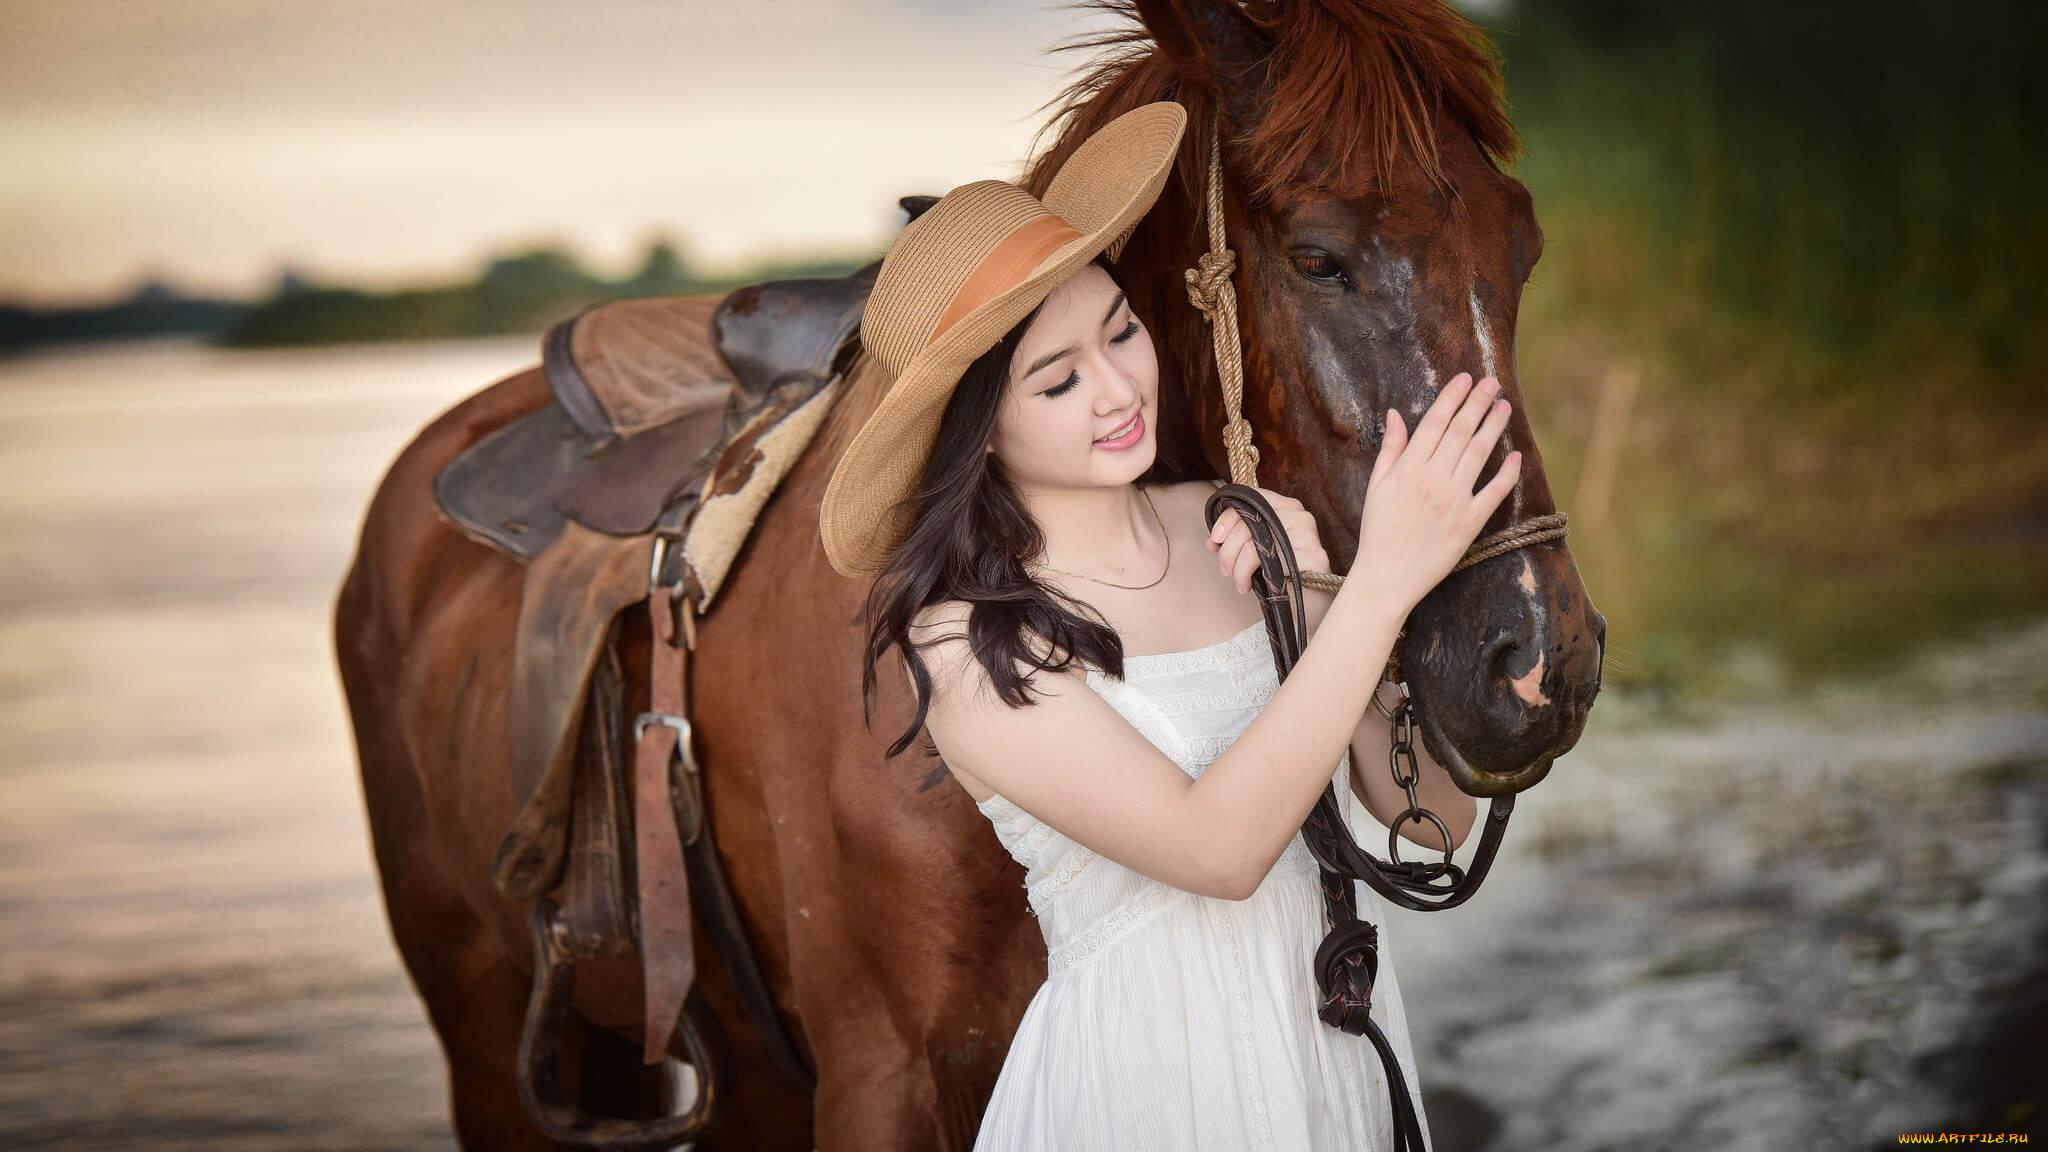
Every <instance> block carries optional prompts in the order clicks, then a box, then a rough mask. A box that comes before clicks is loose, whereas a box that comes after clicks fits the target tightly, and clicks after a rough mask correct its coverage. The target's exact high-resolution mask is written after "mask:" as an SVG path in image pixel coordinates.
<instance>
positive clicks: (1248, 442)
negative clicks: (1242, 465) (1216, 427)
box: [1223, 416, 1259, 483]
mask: <svg viewBox="0 0 2048 1152" xmlns="http://www.w3.org/2000/svg"><path fill="white" fill-rule="evenodd" d="M1223 446H1224V448H1225V449H1226V450H1228V452H1229V453H1230V457H1231V459H1232V460H1233V461H1234V460H1236V459H1237V458H1238V457H1239V456H1240V455H1241V456H1243V458H1245V459H1247V460H1249V461H1251V465H1252V468H1253V470H1254V471H1256V470H1257V468H1258V466H1259V449H1258V446H1257V445H1255V444H1253V443H1252V422H1251V421H1249V420H1247V419H1245V418H1244V417H1243V416H1238V417H1234V418H1233V419H1232V420H1231V421H1230V423H1228V424H1225V425H1224V426H1223ZM1247 483H1249V481H1247Z"/></svg>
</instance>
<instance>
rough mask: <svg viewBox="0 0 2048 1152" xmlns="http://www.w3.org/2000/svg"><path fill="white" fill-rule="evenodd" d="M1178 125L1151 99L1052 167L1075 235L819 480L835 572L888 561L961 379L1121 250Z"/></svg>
mask: <svg viewBox="0 0 2048 1152" xmlns="http://www.w3.org/2000/svg"><path fill="white" fill-rule="evenodd" d="M1186 124H1187V112H1186V110H1185V109H1183V108H1182V107H1181V106H1180V105H1179V104H1176V103H1173V102H1171V101H1159V102H1157V103H1153V104H1147V105H1144V106H1142V107H1139V108H1134V109H1132V110H1131V111H1129V112H1126V113H1124V114H1123V115H1122V116H1119V117H1117V118H1116V119H1115V120H1112V121H1110V122H1109V123H1108V124H1105V125H1103V126H1102V128H1101V129H1099V130H1097V131H1096V132H1095V133H1094V134H1093V135H1091V136H1090V137H1089V138H1088V139H1087V140H1086V141H1084V142H1083V143H1082V145H1081V146H1080V147H1079V148H1077V149H1075V151H1074V154H1073V155H1072V156H1070V157H1069V158H1068V160H1067V162H1066V163H1065V164H1063V165H1062V166H1061V168H1060V171H1059V173H1058V174H1057V175H1055V176H1054V177H1053V183H1052V186H1051V187H1049V188H1048V189H1047V190H1046V195H1045V199H1044V203H1045V205H1046V207H1048V208H1050V209H1052V211H1053V212H1054V213H1055V214H1057V215H1059V216H1061V217H1062V218H1063V219H1065V220H1066V221H1067V222H1068V223H1069V224H1071V225H1073V226H1074V227H1075V228H1076V230H1077V231H1080V232H1081V235H1080V236H1078V237H1076V238H1075V239H1072V240H1069V241H1068V242H1067V243H1065V244H1063V245H1061V246H1060V247H1059V248H1057V249H1055V250H1054V251H1053V252H1052V254H1051V255H1049V256H1047V257H1046V258H1045V259H1044V260H1042V261H1040V262H1039V263H1038V265H1037V266H1036V267H1035V268H1033V269H1032V270H1031V272H1030V273H1029V274H1028V275H1026V276H1025V277H1024V278H1023V279H1022V280H1020V281H1018V282H1017V283H1016V284H1015V285H1014V286H1012V287H1010V288H1008V289H1006V290H1005V291H1003V292H1002V293H1000V294H999V295H997V296H995V297H994V298H993V299H991V300H989V301H988V302H986V303H984V304H982V305H981V306H979V307H977V308H975V309H974V310H973V311H971V312H969V313H967V314H966V315H965V316H963V317H961V318H960V320H959V321H958V322H957V323H955V324H954V325H953V326H952V327H950V328H948V329H947V330H946V331H945V332H944V333H943V334H942V335H941V336H940V337H939V338H938V339H937V340H935V341H933V342H932V344H931V345H930V346H929V347H926V348H924V349H923V350H921V351H919V352H918V354H917V355H916V356H914V357H913V358H912V359H911V360H910V362H909V363H907V364H905V365H904V366H903V371H901V372H900V373H898V374H897V376H896V379H895V380H894V381H893V382H892V383H891V384H890V385H889V386H888V391H887V392H886V393H885V394H884V395H883V397H882V399H881V402H880V403H879V404H877V405H876V407H875V410H874V412H873V414H871V415H870V416H869V417H868V419H867V422H866V423H865V424H863V425H862V426H861V429H860V431H859V432H858V433H857V434H856V435H855V436H854V438H853V442H852V443H850V444H848V445H847V448H846V451H845V453H844V454H842V455H841V456H840V458H839V462H838V464H837V465H836V466H835V467H834V469H833V472H832V478H831V480H830V481H829V482H828V483H827V484H826V486H825V497H824V501H823V504H822V506H821V509H820V514H819V519H818V527H819V535H820V537H821V538H822V540H823V542H824V546H825V556H826V559H827V560H829V561H830V562H831V564H832V567H833V568H834V569H836V570H837V571H838V572H839V573H840V574H841V575H843V576H850V577H861V576H872V575H874V574H876V573H878V572H880V571H881V570H882V568H883V567H884V566H885V565H886V564H887V563H888V560H889V557H890V555H891V554H892V553H893V552H894V551H895V550H896V547H897V546H898V545H899V544H900V543H901V542H902V540H903V538H904V537H905V536H906V535H907V534H908V533H909V531H910V527H911V524H912V522H913V521H914V520H915V518H916V516H917V512H918V508H917V500H916V496H917V487H918V484H919V483H920V482H921V481H922V479H923V477H924V470H925V464H926V462H927V461H928V460H929V459H930V457H931V451H932V445H933V443H934V442H935V441H936V440H937V439H938V435H939V424H940V422H941V420H942V418H943V417H944V415H945V410H946V404H947V402H948V401H950V400H951V399H952V396H953V389H954V388H955V387H956V386H957V385H958V384H959V382H960V376H961V374H962V373H964V372H965V371H966V370H967V368H968V366H969V365H971V364H973V363H974V361H975V360H976V359H977V358H979V357H980V356H981V355H982V354H983V353H985V352H987V351H988V350H989V349H990V348H992V347H994V346H995V344H996V341H998V340H1000V339H1002V338H1003V336H1004V334H1005V333H1007V332H1009V330H1010V329H1012V328H1014V327H1016V326H1017V323H1018V322H1019V321H1021V320H1022V319H1023V318H1024V317H1025V316H1026V315H1028V314H1029V313H1030V312H1031V310H1032V309H1033V308H1036V307H1038V306H1039V304H1041V303H1043V302H1044V300H1045V298H1046V297H1047V296H1049V295H1051V294H1052V291H1053V289H1055V288H1057V287H1058V286H1059V285H1060V284H1062V283H1064V282H1065V281H1066V279H1067V277H1068V276H1071V275H1072V274H1074V273H1075V272H1077V271H1079V270H1080V269H1081V267H1082V266H1083V265H1085V264H1087V263H1088V262H1090V261H1092V260H1094V259H1095V257H1096V256H1097V255H1099V254H1101V253H1103V252H1105V251H1109V252H1112V254H1113V253H1114V252H1115V251H1116V250H1118V249H1120V248H1121V247H1122V245H1123V242H1124V241H1125V240H1127V239H1129V237H1130V234H1131V232H1132V231H1133V230H1134V229H1135V228H1136V227H1137V224H1138V221H1139V220H1140V219H1142V218H1143V217H1144V215H1145V213H1146V212H1148V211H1150V210H1151V208H1152V205H1153V203H1154V202H1155V201H1157V200H1158V198H1159V193H1160V191H1161V190H1162V189H1164V188H1165V186H1166V179H1167V177H1168V176H1169V175H1170V174H1171V172H1172V170H1173V161H1174V156H1175V154H1176V153H1177V151H1178V149H1179V147H1180V138H1181V132H1182V130H1183V129H1184V128H1185V127H1186ZM1084 153H1087V154H1088V155H1087V156H1086V157H1085V158H1084ZM1076 161H1081V163H1080V164H1077V163H1076ZM1062 209H1064V210H1062ZM1076 217H1079V219H1077V218H1076Z"/></svg>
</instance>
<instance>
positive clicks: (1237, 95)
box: [1137, 0, 1279, 136]
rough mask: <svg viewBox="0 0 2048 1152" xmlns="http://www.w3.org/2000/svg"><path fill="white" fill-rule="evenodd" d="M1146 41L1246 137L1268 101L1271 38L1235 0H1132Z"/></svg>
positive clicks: (1269, 19) (1274, 17)
mask: <svg viewBox="0 0 2048 1152" xmlns="http://www.w3.org/2000/svg"><path fill="white" fill-rule="evenodd" d="M1137 7H1138V15H1139V17H1140V18H1142V19H1143V20H1144V21H1145V29H1146V31H1148V32H1150V33H1151V34H1152V42H1153V43H1155V44H1157V45H1159V49H1160V51H1162V52H1164V53H1165V54H1166V57H1167V59H1169V60H1171V61H1172V62H1173V69H1174V71H1175V72H1176V73H1178V74H1179V76H1180V77H1181V79H1182V80H1184V81H1187V82H1189V83H1193V84H1199V85H1201V86H1202V87H1204V88H1207V89H1209V90H1210V91H1212V92H1214V93H1216V95H1217V98H1218V100H1219V103H1220V104H1221V106H1222V109H1223V114H1224V116H1225V117H1226V118H1228V119H1229V121H1230V125H1231V127H1233V128H1235V129H1236V130H1237V132H1238V134H1239V135H1247V136H1248V135H1250V134H1251V133H1252V131H1253V130H1254V129H1256V128H1257V127H1258V126H1259V120H1260V119H1261V118H1263V117H1264V115H1265V110H1266V104H1267V101H1268V99H1269V97H1270V96H1271V89H1272V72H1271V65H1272V61H1273V50H1274V44H1273V37H1272V36H1271V35H1270V34H1269V33H1268V32H1267V31H1266V28H1268V27H1271V26H1272V24H1274V23H1277V22H1278V20H1279V15H1278V13H1277V12H1276V13H1274V14H1273V15H1271V16H1268V17H1267V18H1266V19H1267V23H1266V24H1265V25H1264V26H1262V25H1261V24H1260V22H1259V21H1258V20H1256V19H1255V18H1254V16H1253V15H1252V14H1251V13H1248V12H1246V11H1245V9H1244V8H1242V7H1240V6H1239V5H1238V3H1237V0H1188V2H1186V3H1176V2H1174V0H1137Z"/></svg>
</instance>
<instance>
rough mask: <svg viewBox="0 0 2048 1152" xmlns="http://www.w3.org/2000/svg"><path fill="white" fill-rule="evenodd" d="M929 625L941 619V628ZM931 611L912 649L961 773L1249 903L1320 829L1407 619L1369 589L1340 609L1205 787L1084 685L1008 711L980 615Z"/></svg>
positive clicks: (1108, 844)
mask: <svg viewBox="0 0 2048 1152" xmlns="http://www.w3.org/2000/svg"><path fill="white" fill-rule="evenodd" d="M926 613H929V615H927V614H926ZM926 613H921V614H920V617H919V624H918V626H917V627H916V628H914V629H913V635H912V638H913V640H914V641H917V642H920V643H922V642H924V641H926V640H927V639H929V640H932V641H935V642H934V643H933V644H932V646H931V647H928V648H924V649H923V650H922V651H923V655H924V656H925V659H926V661H927V664H928V666H929V667H930V669H931V673H932V679H933V699H932V701H931V705H930V708H929V710H928V712H927V714H926V724H927V725H928V726H929V727H930V729H931V733H932V739H933V742H934V743H936V744H937V745H938V747H939V750H940V753H941V754H942V755H943V756H944V757H945V759H946V762H947V763H948V764H949V765H952V766H955V767H957V768H958V769H960V770H961V771H962V772H964V773H965V774H966V775H967V776H969V777H970V778H972V779H975V780H979V781H981V782H983V783H985V784H986V785H987V786H988V787H989V788H991V789H993V790H995V791H996V792H997V793H998V794H1000V795H1002V796H1004V797H1005V798H1007V799H1008V800H1009V801H1010V802H1011V803H1013V804H1016V805H1017V806H1018V807H1019V808H1022V809H1023V810H1025V811H1026V812H1029V813H1030V814H1031V815H1032V816H1033V817H1035V818H1037V819H1039V820H1042V821H1044V822H1045V823H1047V824H1050V825H1051V826H1052V827H1053V828H1055V829H1057V830H1058V831H1059V832H1060V833H1062V834H1063V835H1065V836H1067V837H1068V838H1069V839H1072V840H1074V841H1075V842H1077V843H1079V844H1082V845H1084V846H1086V847H1088V848H1090V849H1092V850H1094V851H1095V852H1097V853H1099V854H1101V855H1103V856H1107V857H1109V858H1110V859H1112V860H1115V861H1116V862H1118V863H1119V864H1122V865H1124V866H1125V867H1128V868H1131V869H1132V870H1134V871H1137V872H1140V873H1143V874H1144V875H1147V876H1150V877H1152V878H1153V879H1155V880H1159V881H1161V882H1163V883H1166V884H1171V885H1173V886H1174V887H1176V888H1180V889H1183V890H1186V891H1189V892H1195V893H1198V894H1200V895H1205V896H1216V897H1221V898H1224V899H1243V898H1245V897H1246V896H1249V895H1250V894H1251V893H1252V892H1253V891H1254V890H1255V889H1257V887H1258V886H1259V883H1260V882H1261V881H1263V880H1264V879H1265V876H1266V874H1267V873H1268V872H1269V871H1271V870H1272V867H1273V863H1274V861H1275V860H1277V859H1279V856H1280V853H1281V852H1282V851H1283V850H1285V848H1286V847H1287V843H1288V841H1289V840H1291V839H1292V838H1293V836H1294V833H1295V832H1296V831H1297V830H1298V829H1299V828H1300V827H1301V823H1302V821H1303V820H1305V819H1307V818H1308V813H1309V809H1310V808H1312V807H1314V805H1315V801H1316V798H1317V796H1319V795H1320V794H1321V793H1322V790H1323V786H1324V785H1325V784H1327V783H1328V782H1329V780H1330V775H1331V772H1332V770H1333V769H1334V768H1335V766H1336V764H1337V762H1338V759H1339V757H1341V756H1342V755H1343V752H1344V748H1345V744H1346V742H1347V741H1348V740H1349V739H1350V737H1351V734H1352V732H1353V731H1354V730H1355V729H1356V727H1357V725H1358V718H1359V716H1360V714H1361V713H1362V712H1363V711H1364V710H1365V708H1366V706H1367V703H1368V695H1367V692H1368V689H1367V687H1366V686H1367V685H1370V684H1371V683H1372V681H1373V679H1374V674H1375V673H1376V672H1377V670H1378V669H1379V668H1380V667H1381V666H1383V665H1384V664H1385V663H1386V659H1387V651H1388V648H1389V647H1390V646H1391V644H1392V642H1393V637H1394V629H1395V627H1396V626H1397V623H1396V622H1397V619H1398V615H1397V612H1396V610H1395V608H1394V607H1393V606H1392V605H1391V604H1389V603H1387V602H1385V601H1384V599H1383V598H1380V597H1376V596H1375V595H1374V594H1373V593H1372V592H1371V590H1369V589H1367V588H1364V587H1360V588H1359V589H1358V591H1357V592H1356V593H1355V594H1353V595H1351V596H1349V598H1348V599H1347V598H1345V597H1341V596H1340V597H1339V600H1338V603H1337V604H1335V605H1334V606H1333V607H1332V608H1331V609H1330V614H1329V617H1328V618H1327V619H1326V620H1325V622H1324V624H1325V627H1324V630H1323V634H1324V636H1325V637H1326V639H1325V640H1324V641H1323V642H1322V643H1311V644H1310V645H1309V647H1308V648H1307V649H1306V650H1305V651H1304V652H1303V653H1302V658H1301V660H1300V661H1299V662H1298V663H1297V664H1296V665H1295V669H1294V673H1293V674H1292V675H1291V676H1289V677H1288V678H1287V680H1286V681H1285V682H1283V683H1282V684H1281V685H1280V686H1279V687H1278V688H1277V689H1275V690H1274V693H1273V695H1272V696H1271V698H1269V699H1268V700H1267V702H1266V704H1265V706H1264V707H1263V708H1262V709H1261V710H1260V712H1259V714H1258V715H1257V716H1255V717H1254V718H1253V719H1252V722H1251V724H1250V725H1249V726H1247V727H1246V729H1245V731H1244V732H1243V733H1242V734H1241V735H1239V736H1238V738H1237V740H1236V741H1235V742H1233V743H1232V744H1231V746H1230V747H1229V748H1228V749H1227V750H1225V752H1224V753H1223V755H1222V756H1220V757H1219V758H1218V759H1217V760H1216V761H1215V763H1213V764H1211V765H1210V766H1209V767H1208V769H1207V770H1205V771H1204V772H1203V773H1202V775H1201V776H1200V777H1199V778H1190V777H1189V776H1188V775H1187V773H1185V772H1183V771H1182V770H1181V769H1180V767H1179V765H1177V764H1175V763H1174V762H1173V761H1172V760H1171V759H1169V758H1168V757H1167V756H1166V755H1165V754H1164V753H1162V752H1161V751H1159V749H1158V748H1156V747H1154V746H1153V745H1152V743H1151V742H1150V741H1149V740H1147V739H1145V737H1144V736H1143V735H1142V734H1141V733H1139V732H1138V730H1137V729H1135V728H1133V727H1132V726H1131V725H1130V723H1129V722H1128V721H1126V720H1125V719H1124V718H1123V716H1122V715H1121V714H1120V713H1118V712H1117V711H1116V710H1115V709H1114V708H1112V707H1110V705H1109V703H1108V702H1107V701H1105V700H1103V699H1102V698H1101V697H1100V696H1099V695H1097V694H1096V693H1094V692H1093V691H1090V690H1089V688H1088V686H1087V684H1086V682H1085V679H1084V673H1082V672H1080V671H1078V670H1077V671H1069V672H1064V673H1046V672H1040V673H1036V674H1035V676H1034V680H1035V684H1036V687H1037V690H1038V695H1037V698H1036V700H1035V702H1034V703H1032V704H1030V705H1028V706H1026V707H1023V708H1011V707H1009V706H1008V705H1007V704H1004V703H1003V702H1002V701H1000V700H998V699H996V698H995V693H994V690H993V688H992V687H991V686H990V684H989V681H988V673H987V670H986V669H984V668H983V667H982V666H981V665H980V663H979V662H978V661H976V660H974V659H973V657H972V656H971V654H970V653H969V652H968V649H967V641H966V638H965V635H964V629H962V628H960V627H958V625H959V624H961V623H962V622H964V617H965V608H964V606H960V605H958V604H950V605H948V606H946V607H945V608H944V610H943V611H934V610H931V609H927V610H926Z"/></svg>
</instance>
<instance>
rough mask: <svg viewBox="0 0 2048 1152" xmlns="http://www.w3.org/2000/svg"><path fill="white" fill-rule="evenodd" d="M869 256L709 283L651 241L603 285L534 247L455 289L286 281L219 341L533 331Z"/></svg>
mask: <svg viewBox="0 0 2048 1152" xmlns="http://www.w3.org/2000/svg"><path fill="white" fill-rule="evenodd" d="M873 258H874V257H873V256H871V255H867V254H855V255H852V256H847V257H834V256H830V255H825V256H819V257H815V258H806V259H800V260H792V261H782V262H775V263H766V264H761V265H756V266H754V267H750V268H747V269H744V270H742V271H740V272H737V273H729V274H722V275H710V274H706V273H702V272H699V271H697V270H695V269H693V268H691V267H690V266H689V264H688V263H687V261H685V260H684V258H683V256H682V254H681V253H680V252H679V251H678V250H677V248H676V246H675V244H674V243H672V242H671V241H669V240H667V239H662V238H657V239H654V240H652V241H650V242H649V243H648V245H647V248H646V251H645V254H644V255H643V256H642V258H641V260H640V262H639V266H638V267H637V268H636V269H635V270H634V271H633V272H632V273H630V274H628V275H627V276H624V277H622V278H620V279H616V280H607V279H605V278H603V277H601V276H598V275H596V274H594V273H592V272H591V271H590V270H589V269H587V268H586V267H584V265H583V262H582V260H581V258H579V257H578V256H577V255H576V254H575V252H573V251H572V250H571V249H569V248H568V247H566V246H564V245H560V244H537V245H534V246H531V247H528V248H524V249H521V250H518V251H513V252H507V253H503V254H498V255H494V256H492V257H490V258H489V259H488V260H487V261H486V262H485V264H484V266H483V268H482V270H481V271H480V272H479V273H478V274H477V276H476V277H475V278H474V279H472V280H470V281H468V282H463V283H453V284H440V285H428V286H423V287H418V288H407V289H400V290H396V291H390V292H374V291H367V290H364V289H358V288H346V287H334V286H321V285H315V284H309V283H307V282H305V281H304V280H302V279H300V278H298V277H297V276H293V275H286V276H283V277H280V282H279V284H278V286H277V288H276V289H275V290H274V291H273V292H272V293H271V294H270V296H269V297H268V298H266V299H264V300H261V301H258V302H257V303H255V304H253V305H251V306H250V307H249V309H248V310H247V311H246V312H244V313H243V314H242V316H241V318H240V320H239V321H238V322H237V323H235V324H234V325H233V326H231V327H230V328H229V329H228V330H227V331H226V333H225V335H224V336H223V337H222V339H221V342H222V343H224V344H228V345H231V346H237V347H255V346H264V345H280V344H324V343H331V342H336V341H348V340H417V339H446V338H451V337H466V336H493V335H500V334H505V333H520V332H534V331H538V330H540V329H543V328H545V327H547V326H548V325H549V324H552V323H553V322H555V321H556V320H560V319H563V318H565V317H567V316H570V315H573V314H574V313H575V312H577V311H578V310H580V309H582V308H584V307H586V306H588V305H591V304H594V303H597V302H599V301H602V300H610V299H616V298H620V297H626V296H667V295H684V294H688V293H693V292H714V291H720V290H723V289H728V288H733V287H737V286H739V285H742V284H751V283H755V282H758V281H762V280H772V279H781V278H787V277H804V276H838V275H843V274H845V273H847V272H850V271H852V270H853V269H855V268H858V267H859V266H860V265H862V264H864V263H866V262H868V261H869V260H871V259H873Z"/></svg>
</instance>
